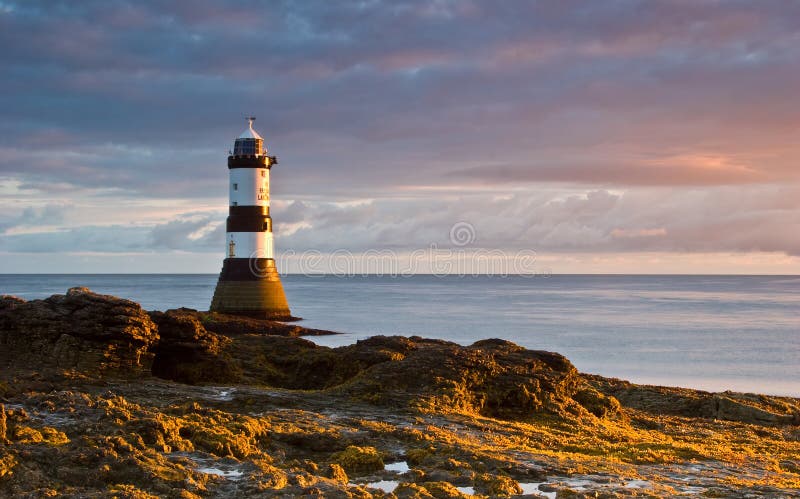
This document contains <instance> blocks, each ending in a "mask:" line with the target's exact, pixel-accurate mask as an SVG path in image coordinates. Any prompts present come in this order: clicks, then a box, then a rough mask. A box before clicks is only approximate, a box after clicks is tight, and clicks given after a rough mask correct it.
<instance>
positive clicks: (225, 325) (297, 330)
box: [179, 308, 339, 337]
mask: <svg viewBox="0 0 800 499" xmlns="http://www.w3.org/2000/svg"><path fill="white" fill-rule="evenodd" d="M179 310H180V311H182V312H184V313H194V314H195V315H196V316H197V317H198V318H199V319H200V320H201V321H202V323H203V326H205V328H206V329H207V330H209V331H213V332H215V333H217V334H223V335H226V336H241V335H244V334H258V335H265V334H268V335H274V336H294V337H296V336H321V335H329V334H339V333H335V332H333V331H325V330H322V329H309V328H304V327H301V326H297V325H291V324H285V323H283V322H278V321H272V320H267V319H255V318H252V317H243V316H238V315H227V314H220V313H217V312H197V311H196V310H191V309H186V308H184V309H179Z"/></svg>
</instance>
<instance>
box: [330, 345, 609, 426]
mask: <svg viewBox="0 0 800 499" xmlns="http://www.w3.org/2000/svg"><path fill="white" fill-rule="evenodd" d="M351 348H352V349H353V350H359V349H360V350H362V352H361V355H360V357H362V358H365V359H372V361H380V360H381V359H382V358H383V359H386V360H384V361H383V362H376V363H375V365H373V366H371V367H370V368H369V369H366V370H364V371H363V372H362V373H360V374H359V376H358V377H356V378H354V379H353V380H352V382H351V383H349V384H348V385H346V386H345V387H343V390H345V391H346V392H347V393H349V394H352V395H356V396H360V397H362V398H364V399H366V400H370V401H373V402H376V403H379V404H382V405H389V406H406V407H409V406H410V407H414V408H416V409H419V410H422V411H433V412H439V411H441V412H462V413H470V414H480V415H483V416H488V417H495V418H500V419H520V418H528V417H530V416H532V415H534V414H537V413H543V412H546V413H552V414H559V415H567V414H572V415H575V414H580V413H581V411H582V409H581V408H580V405H579V403H578V402H576V400H574V399H573V398H572V397H573V396H574V395H576V393H577V392H578V389H579V387H581V386H582V385H583V382H582V380H581V378H580V376H579V374H578V371H577V370H576V369H575V367H573V366H572V364H571V363H570V362H569V361H568V360H567V359H566V358H565V357H563V356H561V355H559V354H556V353H551V352H544V351H533V350H527V349H525V348H522V347H520V346H517V345H515V344H513V343H511V342H508V341H503V340H484V341H479V342H477V343H474V344H473V345H470V346H468V347H462V346H459V345H457V344H455V343H449V342H443V341H434V340H424V339H422V338H410V339H408V338H384V337H374V338H371V339H370V340H368V341H364V342H359V343H357V344H356V345H355V346H354V347H351ZM370 352H371V354H369V355H367V354H368V353H370ZM343 353H344V354H345V357H346V358H352V356H353V355H352V352H351V353H348V352H343ZM593 402H594V403H596V404H598V403H600V402H599V401H593ZM606 402H607V409H606V411H607V412H608V413H610V412H613V411H615V410H616V409H615V406H614V404H613V403H612V402H611V400H610V399H607V400H606Z"/></svg>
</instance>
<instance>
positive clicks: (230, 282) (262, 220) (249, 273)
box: [210, 117, 292, 320]
mask: <svg viewBox="0 0 800 499" xmlns="http://www.w3.org/2000/svg"><path fill="white" fill-rule="evenodd" d="M253 121H255V117H251V118H247V122H248V126H247V129H245V131H244V132H242V134H241V135H240V136H239V137H238V138H237V139H236V141H235V142H234V144H233V151H231V152H230V155H229V156H228V172H229V182H228V193H229V200H230V202H229V206H228V220H227V222H226V223H227V229H226V235H225V238H226V241H225V255H226V257H225V260H224V261H223V262H222V271H221V272H220V274H219V280H218V281H217V287H216V289H215V290H214V297H213V298H212V299H211V307H210V311H212V312H220V313H224V314H234V315H246V316H250V317H257V318H261V319H276V320H287V319H291V318H292V317H291V314H290V312H289V304H288V302H287V301H286V295H285V294H284V292H283V285H282V284H281V280H280V276H279V275H278V269H277V268H276V266H275V244H274V240H273V237H272V218H271V217H270V215H269V174H270V169H271V168H272V166H273V165H276V164H277V163H278V160H277V158H276V157H275V156H268V155H267V148H266V146H265V145H264V139H262V138H261V135H259V134H258V132H256V131H255V130H254V129H253Z"/></svg>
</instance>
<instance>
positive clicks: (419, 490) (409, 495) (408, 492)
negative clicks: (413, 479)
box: [394, 483, 433, 499]
mask: <svg viewBox="0 0 800 499" xmlns="http://www.w3.org/2000/svg"><path fill="white" fill-rule="evenodd" d="M394 495H395V496H397V497H398V499H428V498H433V496H432V495H431V494H430V492H428V491H427V490H426V489H425V488H424V487H422V486H421V485H417V484H415V483H401V484H400V485H398V486H397V488H396V489H394Z"/></svg>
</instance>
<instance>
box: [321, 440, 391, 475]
mask: <svg viewBox="0 0 800 499" xmlns="http://www.w3.org/2000/svg"><path fill="white" fill-rule="evenodd" d="M331 461H333V462H334V463H336V464H338V465H340V466H341V467H342V468H344V470H345V471H346V472H347V473H370V472H372V471H382V470H383V468H384V464H383V458H382V457H381V455H380V453H379V452H378V451H377V450H376V449H375V447H357V446H355V445H350V446H348V447H347V448H346V449H345V450H343V451H341V452H337V453H336V454H334V455H332V456H331Z"/></svg>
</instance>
